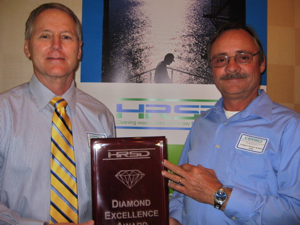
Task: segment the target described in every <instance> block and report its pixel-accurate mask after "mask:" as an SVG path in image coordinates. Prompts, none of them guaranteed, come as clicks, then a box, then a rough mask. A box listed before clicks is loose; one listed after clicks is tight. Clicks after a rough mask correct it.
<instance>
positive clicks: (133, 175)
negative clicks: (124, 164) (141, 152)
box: [116, 170, 145, 189]
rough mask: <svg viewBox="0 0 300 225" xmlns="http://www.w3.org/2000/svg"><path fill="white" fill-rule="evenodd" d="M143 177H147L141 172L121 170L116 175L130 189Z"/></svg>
mask: <svg viewBox="0 0 300 225" xmlns="http://www.w3.org/2000/svg"><path fill="white" fill-rule="evenodd" d="M143 176H145V174H143V173H142V172H141V171H139V170H120V171H119V172H118V173H117V174H116V178H118V179H119V180H120V181H121V182H122V183H123V184H124V185H125V186H126V187H128V188H129V189H131V188H132V187H133V186H134V185H136V183H137V182H139V181H140V180H141V179H142V178H143Z"/></svg>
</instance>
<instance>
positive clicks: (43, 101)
mask: <svg viewBox="0 0 300 225" xmlns="http://www.w3.org/2000/svg"><path fill="white" fill-rule="evenodd" d="M29 90H30V92H31V93H32V96H33V98H34V99H35V102H36V104H37V107H38V108H39V110H40V111H42V110H43V109H44V108H45V107H46V106H47V105H48V104H50V101H51V99H52V98H53V97H55V96H57V95H56V94H54V93H53V92H52V91H50V90H49V89H48V88H47V87H45V86H44V85H43V84H42V83H41V82H40V81H39V80H38V79H37V77H36V76H35V75H33V76H32V78H31V80H30V82H29ZM61 97H63V98H64V99H65V100H66V101H67V102H68V106H67V107H70V109H71V111H72V113H75V108H76V94H75V83H74V80H73V82H72V84H71V86H70V88H69V89H68V90H67V91H66V92H65V93H64V94H63V95H62V96H61Z"/></svg>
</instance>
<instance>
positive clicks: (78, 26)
mask: <svg viewBox="0 0 300 225" xmlns="http://www.w3.org/2000/svg"><path fill="white" fill-rule="evenodd" d="M46 9H58V10H61V11H63V12H65V13H67V14H68V15H69V16H71V17H72V19H73V20H74V22H75V24H76V33H77V38H78V40H79V41H82V27H81V23H80V20H79V19H78V17H77V16H76V15H75V13H74V12H73V11H72V10H71V9H70V8H68V7H66V6H64V5H62V4H60V3H46V4H43V5H40V6H39V7H37V8H36V9H34V10H33V11H32V12H31V13H30V15H29V17H28V19H27V21H26V25H25V40H29V39H30V37H31V34H32V31H33V26H34V21H35V19H36V18H37V17H38V15H40V14H41V12H43V11H44V10H46Z"/></svg>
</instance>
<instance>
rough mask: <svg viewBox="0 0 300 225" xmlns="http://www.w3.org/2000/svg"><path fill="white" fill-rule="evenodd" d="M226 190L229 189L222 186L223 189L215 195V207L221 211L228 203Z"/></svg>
mask: <svg viewBox="0 0 300 225" xmlns="http://www.w3.org/2000/svg"><path fill="white" fill-rule="evenodd" d="M226 190H227V187H226V186H222V187H221V188H219V189H218V190H217V192H216V193H214V200H215V204H214V207H215V208H216V209H221V207H222V205H223V204H224V203H225V202H226V200H227V192H226Z"/></svg>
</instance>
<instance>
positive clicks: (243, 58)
mask: <svg viewBox="0 0 300 225" xmlns="http://www.w3.org/2000/svg"><path fill="white" fill-rule="evenodd" d="M259 53H260V52H257V53H255V54H252V53H244V52H243V53H238V54H236V55H235V56H230V57H229V56H227V55H220V56H215V57H213V58H212V59H211V63H212V66H213V67H215V68H220V67H223V66H226V65H227V64H228V62H229V59H230V58H234V60H235V61H236V62H237V63H238V64H248V63H252V61H253V56H255V55H257V54H259Z"/></svg>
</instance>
